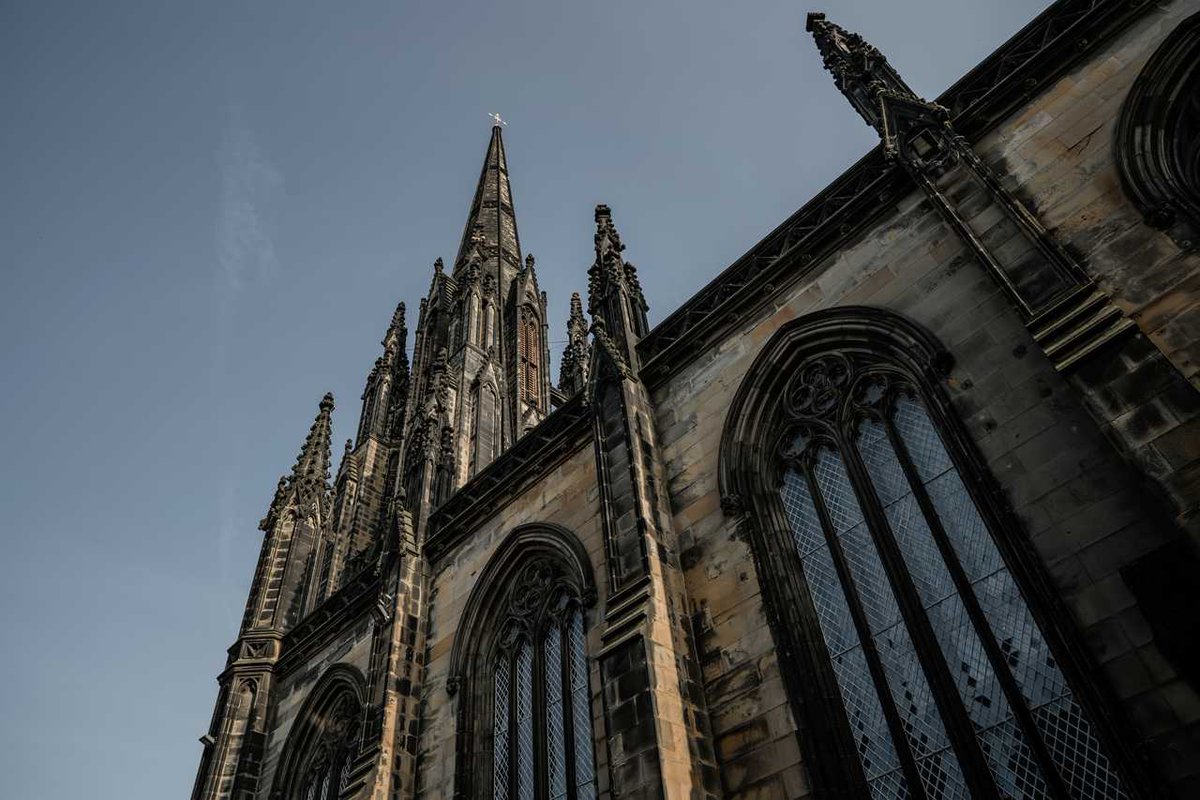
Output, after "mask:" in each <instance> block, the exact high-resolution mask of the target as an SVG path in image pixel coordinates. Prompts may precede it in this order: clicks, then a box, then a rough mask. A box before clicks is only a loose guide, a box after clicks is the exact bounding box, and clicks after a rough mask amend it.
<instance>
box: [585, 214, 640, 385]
mask: <svg viewBox="0 0 1200 800" xmlns="http://www.w3.org/2000/svg"><path fill="white" fill-rule="evenodd" d="M594 238H595V247H596V260H595V261H594V262H592V266H591V267H590V268H589V269H588V311H589V312H590V313H591V315H592V318H593V319H594V320H600V319H602V320H603V321H604V328H605V331H606V332H607V335H608V336H609V337H610V339H611V342H612V344H613V345H614V346H615V347H616V350H617V352H619V353H621V356H622V361H623V362H624V363H626V364H628V365H631V366H632V365H636V364H637V354H636V352H635V351H634V347H635V345H636V344H637V341H638V340H639V339H641V338H642V337H643V336H645V335H646V334H647V333H649V331H650V325H649V322H648V320H647V318H646V311H647V306H646V297H645V295H644V294H643V292H642V286H641V283H640V282H639V281H638V278H637V271H636V269H635V268H634V267H633V265H632V264H629V263H627V262H626V261H625V260H624V258H623V257H622V255H621V253H622V252H623V251H624V250H625V245H624V244H622V242H621V237H620V234H618V233H617V229H616V226H615V225H613V221H612V211H611V209H609V207H608V206H606V205H598V206H596V234H595V237H594Z"/></svg>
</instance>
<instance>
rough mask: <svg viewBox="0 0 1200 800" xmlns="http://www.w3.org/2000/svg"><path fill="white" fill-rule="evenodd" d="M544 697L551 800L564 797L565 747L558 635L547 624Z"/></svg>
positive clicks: (558, 633)
mask: <svg viewBox="0 0 1200 800" xmlns="http://www.w3.org/2000/svg"><path fill="white" fill-rule="evenodd" d="M542 665H543V677H544V680H545V695H546V722H545V725H546V762H547V763H546V766H547V770H546V771H547V774H548V778H549V784H550V798H551V800H559V798H563V797H566V796H567V754H566V750H567V743H566V737H565V735H564V731H563V671H562V631H561V630H560V629H559V626H558V624H557V623H556V624H551V625H550V627H549V628H547V630H546V638H545V639H543V640H542Z"/></svg>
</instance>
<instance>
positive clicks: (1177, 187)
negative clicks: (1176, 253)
mask: <svg viewBox="0 0 1200 800" xmlns="http://www.w3.org/2000/svg"><path fill="white" fill-rule="evenodd" d="M1188 148H1190V152H1188ZM1113 150H1114V157H1115V159H1116V162H1117V171H1118V172H1119V173H1120V176H1121V185H1122V186H1123V187H1124V189H1125V194H1126V196H1127V197H1128V198H1129V200H1130V201H1131V202H1132V203H1133V205H1134V206H1135V207H1136V208H1137V209H1138V210H1139V211H1140V212H1142V216H1143V218H1144V219H1145V221H1146V223H1147V224H1148V225H1150V226H1151V227H1154V228H1157V229H1159V230H1162V231H1165V232H1166V233H1167V234H1168V235H1169V236H1170V237H1171V238H1172V239H1173V240H1174V241H1175V242H1176V243H1177V244H1178V245H1179V246H1180V248H1182V249H1184V250H1187V251H1194V250H1196V248H1197V247H1198V246H1200V13H1198V14H1192V15H1191V16H1189V17H1187V18H1186V19H1184V20H1183V21H1182V22H1180V23H1179V24H1178V25H1177V26H1176V27H1175V29H1174V30H1173V31H1171V33H1170V34H1168V35H1167V37H1166V38H1165V39H1164V40H1163V41H1162V43H1161V44H1160V45H1159V46H1158V48H1157V49H1156V50H1155V51H1154V53H1153V54H1152V55H1151V56H1150V59H1149V60H1148V61H1147V62H1146V65H1145V66H1144V67H1143V68H1142V70H1141V72H1139V73H1138V76H1137V78H1136V79H1135V80H1134V82H1133V85H1132V86H1131V87H1130V89H1129V94H1127V95H1126V97H1125V100H1124V101H1123V102H1122V103H1121V110H1120V112H1119V115H1118V117H1117V124H1116V128H1115V132H1114V146H1113Z"/></svg>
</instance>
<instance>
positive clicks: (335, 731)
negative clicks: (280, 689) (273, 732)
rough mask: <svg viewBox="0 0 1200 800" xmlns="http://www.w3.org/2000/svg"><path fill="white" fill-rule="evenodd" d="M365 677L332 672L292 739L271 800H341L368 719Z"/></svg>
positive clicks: (341, 668)
mask: <svg viewBox="0 0 1200 800" xmlns="http://www.w3.org/2000/svg"><path fill="white" fill-rule="evenodd" d="M362 687H363V681H362V676H361V675H360V674H359V673H358V672H357V671H356V670H353V669H352V668H350V667H346V666H344V665H339V666H336V667H334V668H332V669H331V670H330V671H329V672H328V673H326V675H325V676H323V677H322V679H321V681H320V683H318V685H317V686H316V687H314V688H313V690H312V693H311V695H310V697H309V700H308V701H306V703H305V705H304V708H303V709H302V710H301V711H300V713H299V714H298V715H297V718H296V722H295V723H294V725H293V727H292V732H291V733H290V734H289V736H288V741H287V745H286V746H285V748H284V753H283V757H282V760H281V766H280V777H279V780H278V782H277V785H276V788H275V790H274V791H273V792H272V794H271V797H272V800H337V798H339V797H340V796H341V792H342V790H344V789H345V788H346V787H347V786H348V785H349V782H350V772H351V769H352V767H353V765H354V758H355V756H356V755H357V753H358V746H359V740H360V735H361V726H362V718H363V702H362V699H361V698H362V691H363V688H362Z"/></svg>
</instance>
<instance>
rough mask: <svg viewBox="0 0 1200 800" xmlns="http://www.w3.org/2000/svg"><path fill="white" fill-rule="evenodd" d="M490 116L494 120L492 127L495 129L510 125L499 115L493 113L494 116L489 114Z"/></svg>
mask: <svg viewBox="0 0 1200 800" xmlns="http://www.w3.org/2000/svg"><path fill="white" fill-rule="evenodd" d="M488 116H489V117H491V118H492V127H493V128H499V127H502V126H506V125H508V123H507V122H505V121H504V118H503V117H501V116H500V115H499V114H494V113H493V114H488Z"/></svg>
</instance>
